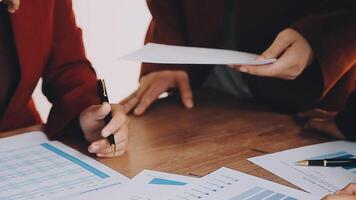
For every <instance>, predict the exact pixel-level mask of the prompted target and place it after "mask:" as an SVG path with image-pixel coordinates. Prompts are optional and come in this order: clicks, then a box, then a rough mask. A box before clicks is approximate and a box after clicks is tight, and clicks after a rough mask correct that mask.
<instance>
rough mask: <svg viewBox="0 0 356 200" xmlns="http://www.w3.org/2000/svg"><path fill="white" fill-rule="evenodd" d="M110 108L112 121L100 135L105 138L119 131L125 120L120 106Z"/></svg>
mask: <svg viewBox="0 0 356 200" xmlns="http://www.w3.org/2000/svg"><path fill="white" fill-rule="evenodd" d="M111 107H112V119H111V121H110V122H109V123H108V124H107V125H106V126H105V127H104V128H103V129H102V131H101V135H102V136H103V137H105V138H106V137H108V136H109V135H110V134H113V133H115V132H116V131H117V130H119V129H120V127H121V126H123V125H124V124H125V122H126V120H127V117H126V114H125V113H124V112H123V108H122V107H121V105H112V106H111Z"/></svg>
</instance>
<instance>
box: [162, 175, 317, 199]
mask: <svg viewBox="0 0 356 200" xmlns="http://www.w3.org/2000/svg"><path fill="white" fill-rule="evenodd" d="M161 199H162V200H163V199H165V200H167V199H169V200H197V199H201V200H262V199H263V200H279V199H284V200H296V199H300V200H309V199H310V200H311V199H312V200H315V199H316V198H315V197H313V196H311V195H310V194H307V193H305V192H302V191H299V190H295V189H292V188H289V187H286V186H283V185H279V184H276V183H273V182H270V181H266V180H264V179H260V178H257V177H254V176H250V175H247V174H244V173H241V172H237V171H235V170H232V169H228V168H221V169H219V170H217V171H215V172H213V173H211V174H209V175H207V176H205V177H203V178H201V179H200V180H199V181H198V182H197V183H195V184H193V185H192V186H189V187H188V188H187V189H185V190H184V191H181V192H178V193H176V194H174V195H173V196H172V197H169V198H161Z"/></svg>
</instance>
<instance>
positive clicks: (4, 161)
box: [0, 142, 128, 200]
mask: <svg viewBox="0 0 356 200" xmlns="http://www.w3.org/2000/svg"><path fill="white" fill-rule="evenodd" d="M126 181H128V179H127V178H126V177H124V176H122V175H120V174H118V173H117V172H114V171H113V170H111V169H109V168H107V167H105V166H104V165H102V164H100V163H98V162H96V161H95V160H92V159H90V158H88V157H86V156H84V155H83V154H81V153H79V152H77V151H75V150H73V149H70V148H69V147H67V146H65V145H64V144H61V143H59V142H45V143H41V144H37V145H32V146H27V147H21V148H17V149H15V150H9V151H1V152H0V199H1V200H28V199H33V200H57V199H58V200H63V199H80V198H81V197H83V196H85V195H90V196H93V197H94V196H95V194H96V193H98V192H100V191H103V190H107V189H109V188H116V187H119V186H121V185H122V184H124V183H126ZM86 199H90V198H86Z"/></svg>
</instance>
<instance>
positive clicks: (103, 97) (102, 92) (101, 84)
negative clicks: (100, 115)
mask: <svg viewBox="0 0 356 200" xmlns="http://www.w3.org/2000/svg"><path fill="white" fill-rule="evenodd" d="M98 91H99V96H100V101H101V103H104V102H107V103H109V97H108V93H107V90H106V85H105V81H104V80H103V79H99V80H98ZM111 119H112V113H111V111H110V113H109V114H108V115H107V116H106V117H105V118H104V121H105V124H106V125H107V124H108V123H109V122H110V121H111ZM108 139H109V143H110V147H111V151H112V153H113V155H114V154H115V153H116V143H115V137H114V134H110V135H109V137H108Z"/></svg>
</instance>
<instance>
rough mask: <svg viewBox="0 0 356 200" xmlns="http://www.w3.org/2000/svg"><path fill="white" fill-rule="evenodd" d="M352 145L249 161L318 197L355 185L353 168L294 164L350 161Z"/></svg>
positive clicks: (353, 152)
mask: <svg viewBox="0 0 356 200" xmlns="http://www.w3.org/2000/svg"><path fill="white" fill-rule="evenodd" d="M355 155H356V143H353V142H345V141H337V142H329V143H324V144H317V145H311V146H306V147H301V148H297V149H291V150H287V151H282V152H278V153H273V154H269V155H265V156H260V157H255V158H250V159H249V160H250V161H251V162H253V163H255V164H257V165H259V166H261V167H263V168H265V169H267V170H269V171H271V172H272V173H274V174H276V175H278V176H280V177H281V178H283V179H285V180H287V181H289V182H291V183H293V184H295V185H297V186H298V187H300V188H302V189H304V190H306V191H308V192H310V193H312V194H315V195H317V196H318V197H322V196H325V195H327V194H330V193H333V192H335V191H337V190H339V189H341V188H343V187H344V186H345V185H347V184H348V183H351V182H356V167H305V166H297V165H296V164H295V162H297V161H299V160H306V159H310V160H312V159H324V158H350V157H355Z"/></svg>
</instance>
